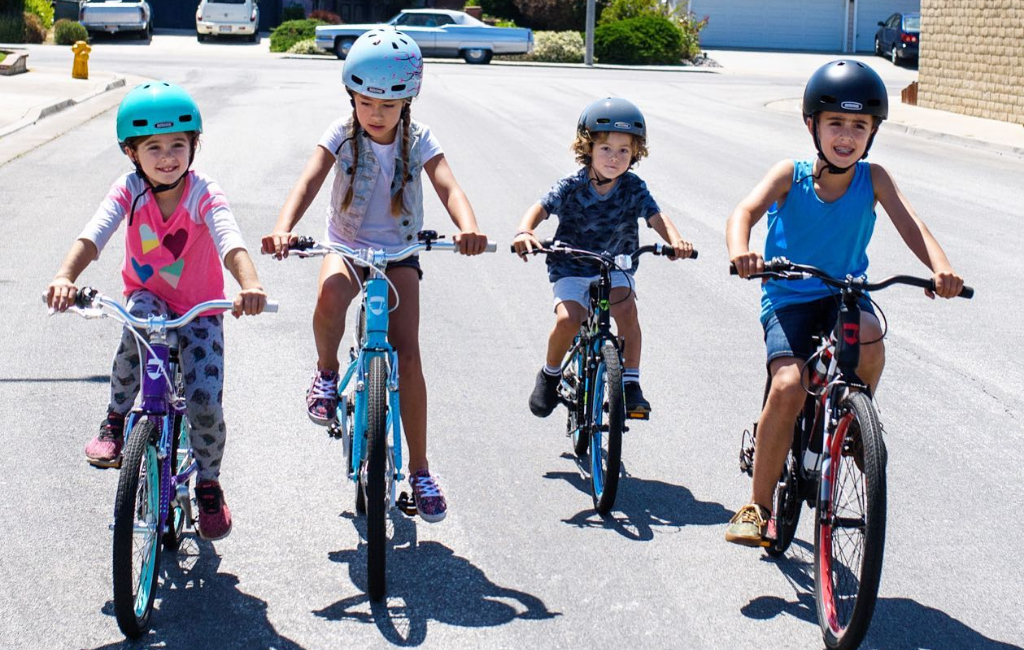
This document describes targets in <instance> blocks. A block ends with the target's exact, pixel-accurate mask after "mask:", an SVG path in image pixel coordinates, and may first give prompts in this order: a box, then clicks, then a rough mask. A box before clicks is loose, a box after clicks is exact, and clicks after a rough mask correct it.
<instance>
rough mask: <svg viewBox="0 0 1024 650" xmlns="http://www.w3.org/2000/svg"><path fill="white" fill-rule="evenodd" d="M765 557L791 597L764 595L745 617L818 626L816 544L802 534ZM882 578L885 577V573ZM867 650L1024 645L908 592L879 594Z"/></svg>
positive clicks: (1015, 648)
mask: <svg viewBox="0 0 1024 650" xmlns="http://www.w3.org/2000/svg"><path fill="white" fill-rule="evenodd" d="M762 560H763V561H765V562H769V563H772V564H774V565H775V566H777V567H778V568H779V570H780V571H781V572H782V574H783V575H784V576H785V577H786V579H787V580H788V581H789V583H790V584H791V585H792V587H793V592H794V593H793V600H787V599H785V598H780V597H778V596H761V597H758V598H755V599H754V600H751V601H750V602H749V603H747V604H746V605H744V606H743V608H741V610H740V611H741V612H742V613H743V615H744V616H746V617H747V618H753V619H758V620H768V619H771V618H775V617H776V616H781V615H789V616H793V617H794V618H797V619H799V620H801V621H805V622H807V623H810V624H812V625H814V626H815V627H817V626H818V615H817V605H816V603H815V600H814V547H813V546H812V545H811V544H809V543H807V542H804V541H802V540H793V546H792V547H790V551H789V552H788V553H787V554H786V555H785V556H783V557H781V558H778V559H774V558H770V557H768V556H766V555H763V556H762ZM882 579H883V580H884V579H885V576H884V574H883V576H882ZM860 647H861V648H863V649H864V650H920V649H921V648H928V650H1024V648H1022V647H1021V646H1019V645H1013V644H1012V643H1005V642H1002V641H997V640H995V639H990V638H989V637H987V636H985V635H983V634H981V633H980V632H978V631H977V630H975V629H973V628H971V627H969V626H968V625H966V624H965V623H963V622H962V621H959V620H957V619H955V618H953V617H952V616H950V615H949V614H947V613H946V612H944V611H942V610H940V609H936V608H934V607H929V606H928V605H924V604H921V603H919V602H917V601H916V600H912V599H910V598H879V599H878V601H877V603H876V604H875V613H874V615H873V616H872V618H871V627H870V628H868V633H867V636H866V637H865V639H864V641H863V642H862V643H861V645H860Z"/></svg>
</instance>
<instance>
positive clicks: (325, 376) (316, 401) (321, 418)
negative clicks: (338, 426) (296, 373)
mask: <svg viewBox="0 0 1024 650" xmlns="http://www.w3.org/2000/svg"><path fill="white" fill-rule="evenodd" d="M337 410H338V373H336V372H334V371H333V370H317V371H316V374H314V375H313V385H312V386H310V387H309V390H308V391H306V412H307V413H309V419H310V420H312V421H313V422H316V423H317V424H322V425H324V426H327V425H328V424H330V423H331V420H333V419H334V416H335V412H336V411H337Z"/></svg>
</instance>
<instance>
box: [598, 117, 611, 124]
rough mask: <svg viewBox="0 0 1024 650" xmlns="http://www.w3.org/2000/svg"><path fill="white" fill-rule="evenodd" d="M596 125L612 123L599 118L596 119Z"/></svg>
mask: <svg viewBox="0 0 1024 650" xmlns="http://www.w3.org/2000/svg"><path fill="white" fill-rule="evenodd" d="M597 123H598V124H611V123H612V121H611V120H609V119H608V118H607V117H599V118H597Z"/></svg>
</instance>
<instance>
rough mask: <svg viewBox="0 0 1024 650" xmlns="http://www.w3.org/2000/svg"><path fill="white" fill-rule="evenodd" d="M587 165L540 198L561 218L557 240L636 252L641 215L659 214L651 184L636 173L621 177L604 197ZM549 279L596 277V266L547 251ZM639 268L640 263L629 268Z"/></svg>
mask: <svg viewBox="0 0 1024 650" xmlns="http://www.w3.org/2000/svg"><path fill="white" fill-rule="evenodd" d="M587 172H588V170H587V168H586V167H584V168H582V169H580V170H579V171H578V172H576V173H575V174H572V175H570V176H566V177H565V178H563V179H561V180H560V181H558V182H557V183H555V185H554V187H552V188H551V191H550V192H548V194H547V196H545V197H544V198H543V199H541V200H540V204H541V207H543V208H544V210H545V211H547V213H548V214H549V215H556V216H557V217H558V229H557V230H556V231H555V239H557V240H558V241H560V242H563V243H564V244H566V245H568V246H572V247H573V248H582V249H584V250H588V251H593V252H595V253H609V254H611V255H619V254H622V253H632V252H633V251H635V250H636V249H637V248H639V246H640V236H639V228H638V226H637V222H638V221H639V220H640V219H644V220H648V219H650V218H651V217H653V216H655V215H657V214H658V213H659V212H661V208H659V207H658V204H657V203H656V202H655V201H654V197H652V196H651V194H650V192H648V191H647V185H646V184H645V183H644V182H643V181H642V180H640V177H639V176H637V175H636V174H634V173H632V172H626V173H625V174H623V175H622V176H620V177H619V180H618V182H617V183H616V184H615V187H614V188H612V191H611V192H609V193H608V194H606V195H605V196H601V195H600V194H598V193H597V191H596V190H595V189H594V188H593V187H592V186H591V184H590V177H589V175H588V173H587ZM547 263H548V278H549V279H550V280H551V281H552V282H555V281H557V280H560V279H562V278H572V277H585V276H593V275H597V273H598V270H597V267H596V266H595V265H594V264H592V263H588V262H586V261H584V260H574V259H572V258H571V257H569V256H568V255H548V257H547ZM634 270H636V265H634V267H633V269H632V270H631V271H630V273H632V272H633V271H634Z"/></svg>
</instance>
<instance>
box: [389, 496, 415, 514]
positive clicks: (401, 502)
mask: <svg viewBox="0 0 1024 650" xmlns="http://www.w3.org/2000/svg"><path fill="white" fill-rule="evenodd" d="M395 507H397V508H398V509H399V510H400V511H401V512H403V513H404V514H405V515H407V516H409V517H415V516H416V515H417V514H419V511H418V510H417V509H416V501H414V500H413V499H412V498H411V497H410V496H409V494H408V493H407V492H402V493H400V494H399V495H398V500H397V501H395Z"/></svg>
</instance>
